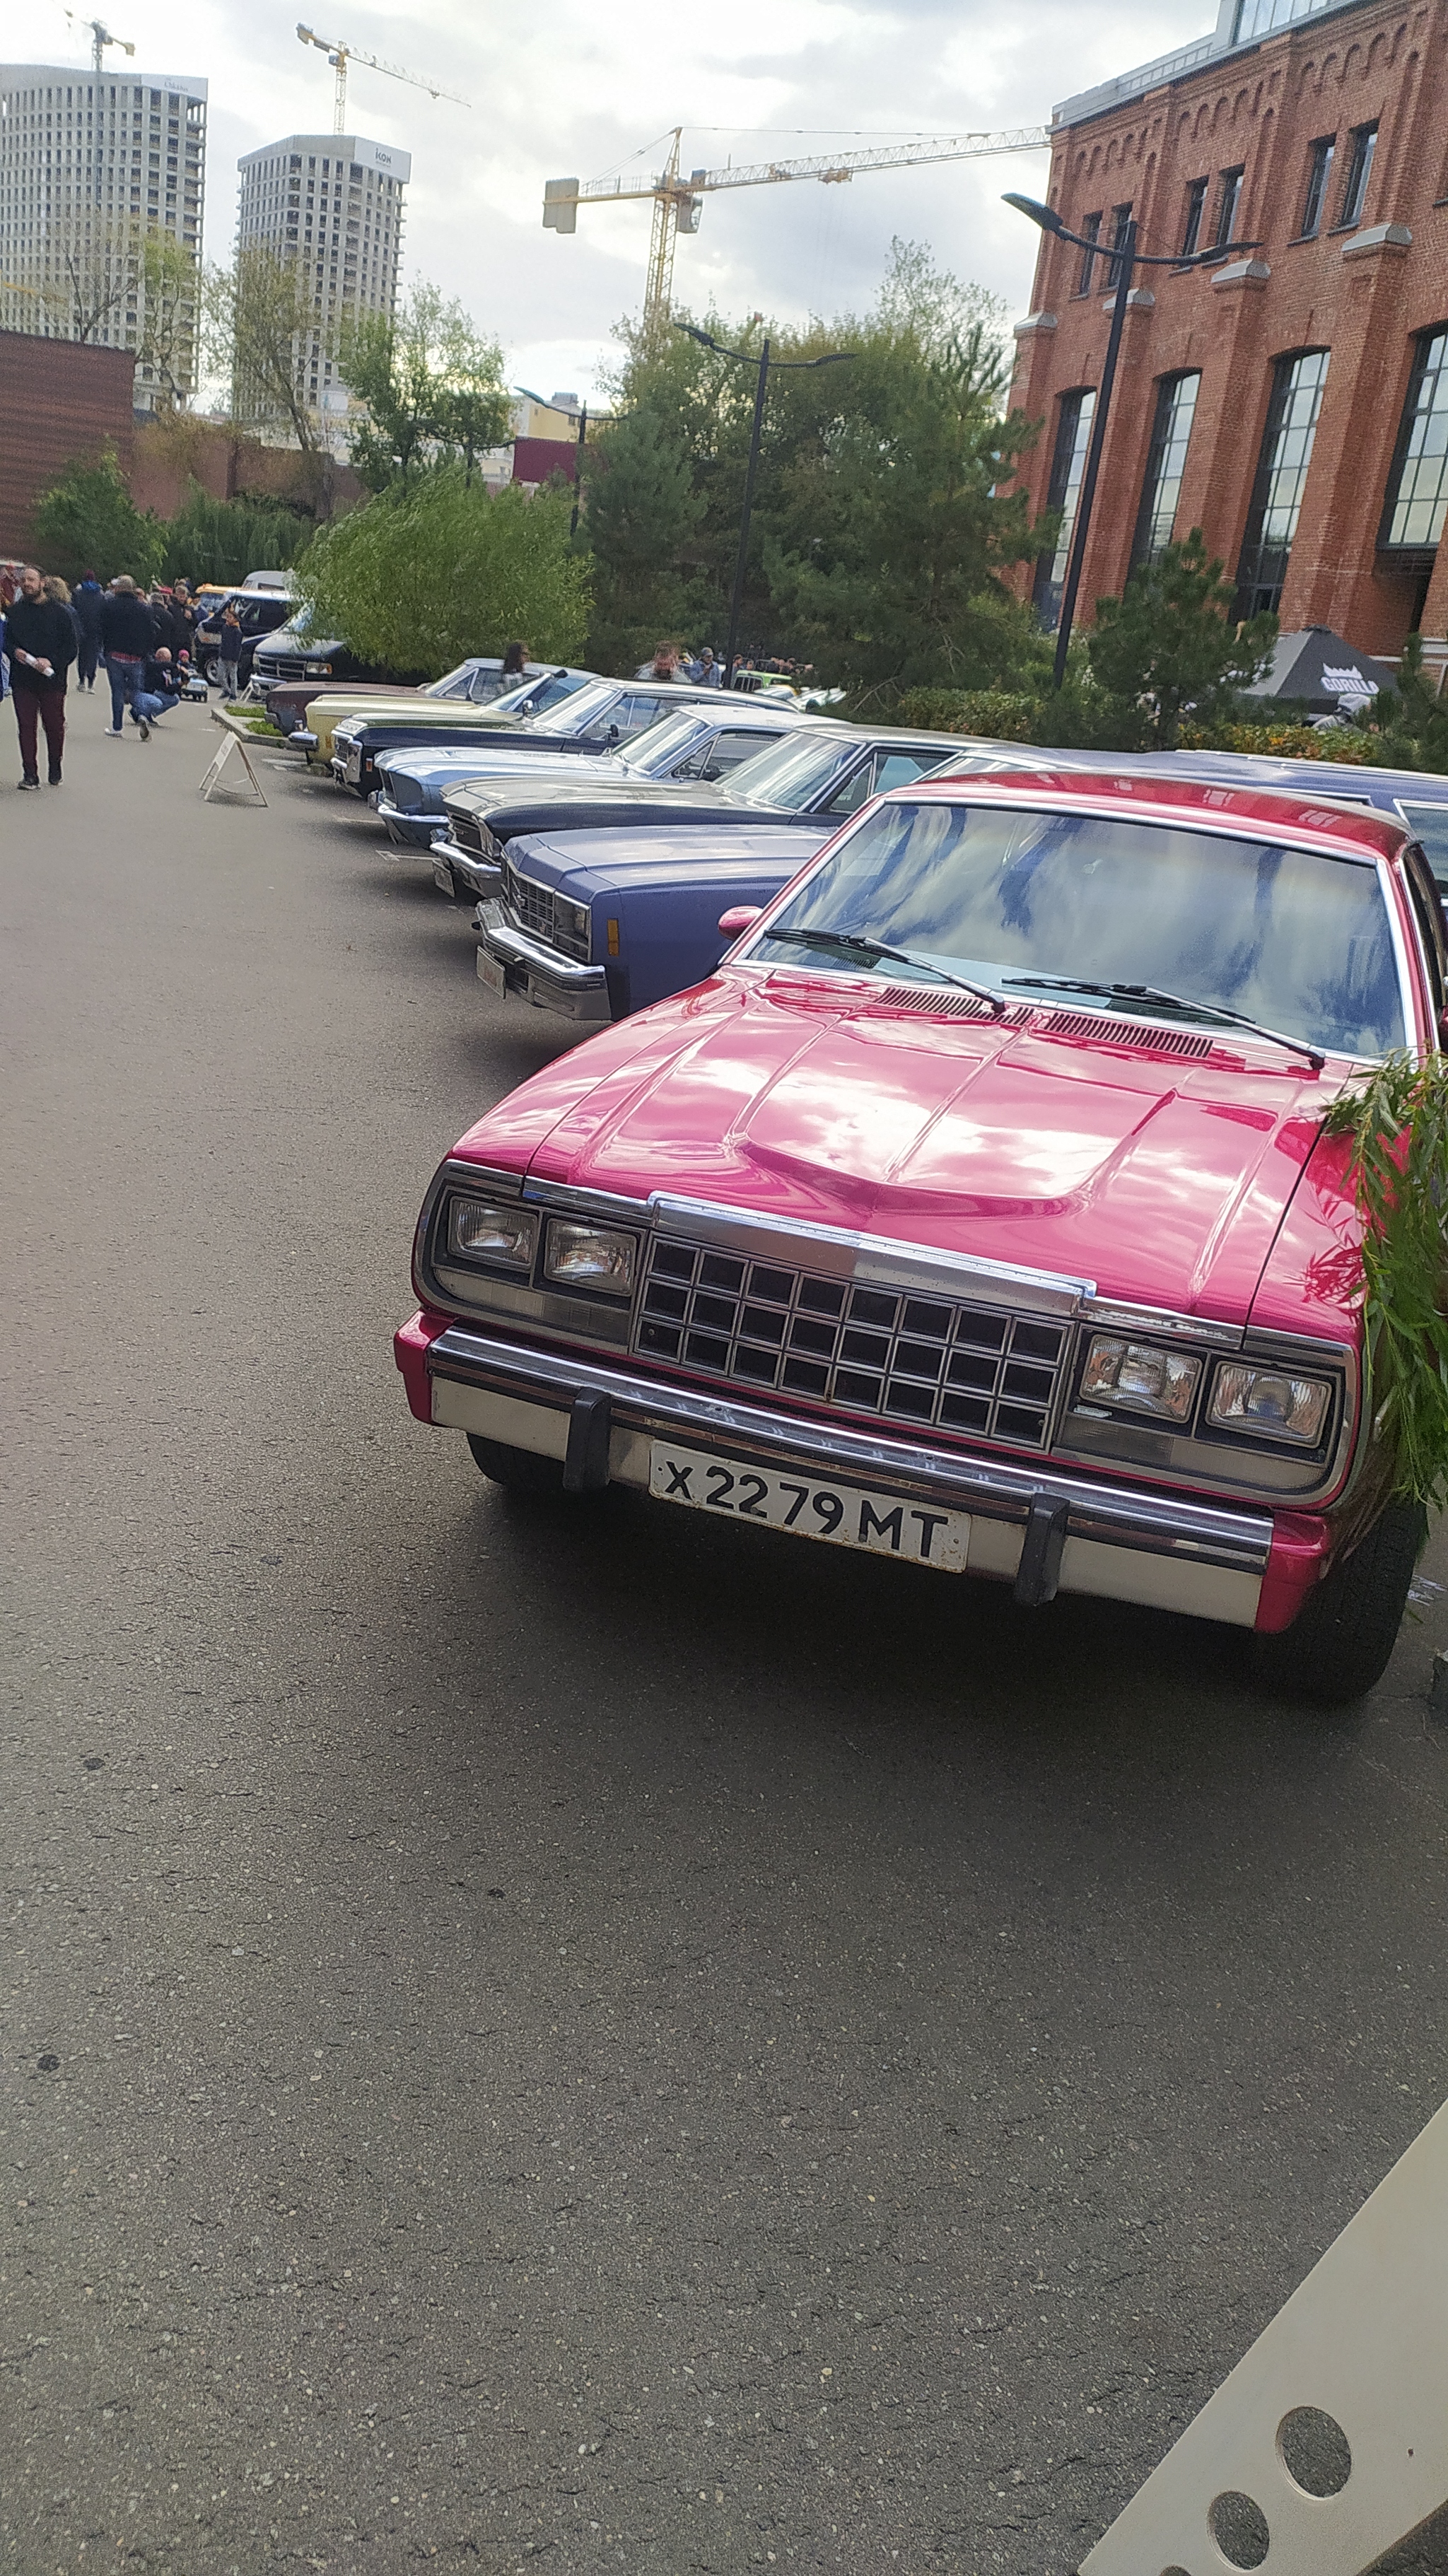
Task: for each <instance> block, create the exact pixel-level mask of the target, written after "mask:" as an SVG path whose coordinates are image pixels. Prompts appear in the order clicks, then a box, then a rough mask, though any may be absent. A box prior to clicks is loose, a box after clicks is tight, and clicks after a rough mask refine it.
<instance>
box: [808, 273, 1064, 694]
mask: <svg viewBox="0 0 1448 2576" xmlns="http://www.w3.org/2000/svg"><path fill="white" fill-rule="evenodd" d="M932 336H933V335H932ZM831 373H832V374H838V376H839V377H841V378H845V377H847V376H848V377H849V378H850V380H851V381H850V383H849V385H848V387H847V388H842V392H843V401H842V410H841V416H840V418H839V419H838V421H836V422H833V423H829V424H826V425H824V428H823V434H820V433H818V432H817V434H816V436H815V438H814V440H813V441H812V442H806V443H802V445H801V448H800V449H799V451H798V452H797V456H796V461H795V463H794V464H793V465H792V466H791V467H789V468H788V469H787V470H786V473H785V475H784V477H783V494H784V501H783V507H782V508H777V509H776V510H775V511H774V512H772V513H770V516H772V517H773V519H774V522H775V526H774V529H773V530H769V531H768V533H767V535H766V545H765V562H766V567H767V569H768V572H769V574H770V581H771V588H772V590H773V593H774V597H775V601H776V603H777V605H778V606H779V608H780V609H782V610H783V611H784V612H785V613H786V614H787V615H791V614H792V622H793V626H794V632H795V637H796V640H797V644H798V646H799V648H800V649H804V650H807V651H808V652H809V654H810V656H811V658H812V660H813V661H814V662H815V664H816V665H817V667H818V668H819V669H821V670H822V671H824V672H825V673H826V674H827V675H828V677H829V678H830V679H832V680H837V681H842V682H843V683H844V684H845V686H846V687H848V688H849V689H850V691H851V693H852V695H853V697H854V698H855V700H856V702H857V703H859V704H863V703H867V702H868V701H869V700H870V699H871V698H872V697H873V698H879V697H880V696H882V695H883V696H885V697H889V696H890V695H891V694H892V693H893V692H895V691H896V690H898V689H900V688H902V687H909V686H911V685H913V684H922V683H925V682H928V681H930V680H934V681H936V682H937V683H945V684H949V683H950V682H952V681H953V682H955V683H956V685H961V684H962V683H963V681H965V680H966V679H970V680H975V681H979V680H986V679H989V680H998V679H999V678H1000V677H1002V676H1003V675H1004V674H1005V673H1007V672H1009V670H1010V669H1011V666H1012V665H1013V664H1018V663H1019V662H1020V660H1021V659H1022V657H1023V655H1024V654H1025V653H1026V652H1027V650H1028V645H1027V633H1026V621H1025V619H1024V617H1023V616H1022V614H1021V613H1020V611H1019V610H1018V609H1016V608H1015V607H1014V606H1013V604H1012V603H1011V602H1010V600H1009V596H1008V594H1007V592H1006V589H1005V585H1004V583H1003V581H1002V580H1001V574H1002V572H1003V570H1004V569H1005V568H1006V567H1007V566H1008V565H1010V564H1012V563H1020V562H1025V561H1027V560H1028V559H1029V558H1030V557H1031V556H1032V555H1033V554H1034V553H1035V552H1036V551H1037V550H1038V547H1039V535H1038V532H1037V531H1036V529H1035V528H1034V527H1033V525H1032V522H1031V519H1030V515H1029V509H1028V505H1027V502H1026V498H1025V495H1024V494H1023V493H1019V492H1016V493H1012V494H1011V495H1009V496H1008V497H1001V496H1000V495H999V494H998V493H997V491H996V489H995V486H996V485H997V484H998V483H1001V482H1004V481H1007V480H1009V479H1010V477H1011V475H1012V472H1013V470H1014V467H1015V464H1016V461H1017V459H1018V458H1019V456H1020V454H1021V452H1022V450H1023V449H1024V447H1025V446H1026V444H1027V442H1028V431H1027V426H1026V423H1025V421H1024V419H1023V417H1022V416H1021V415H1019V414H1016V415H1013V416H1012V417H1011V418H1009V419H1004V418H1003V417H1002V413H1003V409H1004V399H1005V393H1006V388H1007V383H1008V377H1007V371H1006V367H1005V362H1004V360H1003V358H1002V356H1001V353H1000V350H999V346H998V344H997V343H996V342H995V341H994V340H993V339H992V338H991V337H990V336H989V335H988V333H987V330H986V328H985V326H984V325H983V324H981V323H979V322H977V323H975V324H973V325H972V326H971V328H970V329H969V330H968V331H967V332H966V334H965V336H964V338H963V339H957V338H955V337H953V336H950V337H947V338H945V339H943V340H940V339H935V341H934V345H932V339H931V337H928V336H926V335H924V334H922V333H920V332H919V331H917V330H916V329H915V328H914V327H913V326H912V325H908V324H907V325H905V326H904V327H901V326H899V325H894V324H884V325H879V326H877V327H876V328H875V329H874V330H871V331H867V332H863V333H861V334H859V335H858V339H857V356H856V359H855V362H854V364H853V365H852V366H851V367H849V368H844V367H841V368H839V369H838V370H831ZM845 405H848V408H845V407H844V406H845ZM786 513H787V515H786ZM781 523H782V532H780V533H776V531H781ZM806 530H808V532H809V533H808V537H807V540H806V541H805V542H804V543H803V544H802V543H801V538H802V536H803V534H804V531H806Z"/></svg>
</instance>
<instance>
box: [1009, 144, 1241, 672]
mask: <svg viewBox="0 0 1448 2576" xmlns="http://www.w3.org/2000/svg"><path fill="white" fill-rule="evenodd" d="M1005 202H1006V204H1007V205H1008V206H1014V207H1015V209H1016V212H1017V214H1019V215H1029V217H1030V219H1031V222H1032V223H1033V224H1039V225H1040V227H1041V230H1042V232H1043V233H1050V234H1052V235H1053V236H1054V238H1055V239H1056V240H1057V241H1064V242H1074V243H1075V244H1076V247H1077V249H1078V250H1083V251H1092V252H1094V253H1095V254H1096V256H1097V257H1098V258H1099V259H1106V260H1111V261H1114V263H1115V283H1116V293H1115V295H1114V296H1113V298H1112V303H1111V329H1110V332H1109V334H1108V336H1107V341H1106V359H1105V364H1104V365H1103V367H1102V369H1101V385H1100V390H1099V391H1098V393H1097V396H1096V408H1095V412H1094V414H1093V416H1092V421H1091V444H1090V446H1089V447H1088V448H1087V450H1086V468H1085V471H1084V473H1083V474H1082V477H1081V489H1080V492H1079V493H1078V495H1077V498H1076V521H1075V525H1074V527H1073V528H1072V531H1071V553H1070V558H1069V560H1068V562H1067V565H1066V581H1065V587H1064V589H1063V590H1062V592H1061V617H1060V623H1059V625H1058V626H1057V629H1056V666H1055V670H1054V672H1053V674H1052V681H1051V685H1052V687H1053V688H1057V689H1059V688H1060V687H1061V685H1062V683H1063V681H1064V680H1065V677H1066V656H1067V653H1068V652H1069V650H1070V646H1071V627H1072V624H1073V622H1074V619H1075V615H1076V594H1077V592H1078V590H1079V589H1080V587H1081V567H1082V565H1083V563H1084V562H1085V560H1086V537H1087V533H1088V531H1089V529H1090V526H1091V504H1092V502H1093V501H1094V500H1095V498H1096V477H1097V475H1098V473H1099V472H1100V470H1101V451H1102V449H1103V447H1104V446H1105V444H1106V415H1107V412H1108V411H1109V409H1110V407H1111V388H1112V386H1113V385H1114V384H1115V382H1116V359H1117V353H1118V351H1119V350H1120V347H1121V332H1122V325H1123V324H1124V322H1125V320H1126V308H1127V305H1128V303H1129V302H1130V300H1131V280H1132V276H1133V273H1134V272H1135V270H1136V269H1138V268H1205V267H1206V266H1207V265H1208V264H1209V262H1212V261H1216V260H1223V259H1231V258H1232V257H1233V256H1234V255H1235V254H1236V253H1238V252H1241V251H1251V250H1256V249H1258V248H1259V244H1258V243H1256V242H1231V241H1229V242H1213V243H1211V244H1210V245H1209V246H1208V248H1207V249H1206V250H1198V251H1187V252H1185V253H1183V252H1181V251H1146V250H1138V249H1137V247H1136V221H1135V218H1134V216H1131V215H1128V216H1127V218H1126V221H1125V223H1124V224H1123V225H1122V228H1121V231H1120V233H1119V234H1118V236H1117V238H1116V240H1115V241H1114V242H1102V241H1088V240H1087V238H1086V236H1085V234H1084V233H1073V232H1068V231H1067V229H1066V226H1065V225H1064V224H1063V223H1062V221H1061V218H1060V216H1059V215H1058V214H1057V212H1056V210H1055V208H1054V206H1043V205H1042V204H1041V203H1040V202H1039V200H1038V199H1037V198H1035V197H1017V196H1014V195H1010V196H1007V198H1006V200H1005Z"/></svg>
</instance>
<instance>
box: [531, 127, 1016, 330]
mask: <svg viewBox="0 0 1448 2576" xmlns="http://www.w3.org/2000/svg"><path fill="white" fill-rule="evenodd" d="M683 131H684V129H683V127H682V126H681V125H676V126H675V127H674V130H673V143H672V146H671V149H670V152H669V158H668V161H667V163H666V164H665V166H664V168H663V169H662V170H661V171H660V172H659V175H658V177H657V178H656V179H645V178H636V179H624V178H621V177H620V178H608V179H589V180H586V181H585V182H584V183H583V185H582V186H580V185H579V183H578V181H577V180H576V179H549V180H548V181H547V183H546V184H545V186H544V190H543V221H544V224H545V225H546V227H547V229H548V230H549V231H550V232H555V233H573V232H577V230H578V209H579V207H580V206H581V205H585V206H621V205H626V204H629V203H631V202H633V201H634V200H635V199H638V198H643V197H652V199H653V204H654V228H653V239H652V241H651V243H650V245H649V282H648V286H647V288H646V290H645V294H644V320H645V322H646V323H654V322H664V321H667V319H668V313H669V302H670V297H671V294H672V291H673V283H674V245H675V243H676V242H677V240H678V237H679V235H680V233H690V234H692V233H696V232H697V231H698V229H699V217H700V215H701V214H702V213H703V211H704V210H703V206H702V204H701V202H700V200H701V199H702V198H704V197H707V196H712V195H714V194H715V193H716V191H718V190H719V189H721V188H772V187H778V186H780V185H782V184H783V182H784V181H786V180H790V179H818V180H819V181H820V182H821V184H822V185H823V186H824V187H826V188H830V187H837V186H839V185H840V183H841V182H842V181H844V180H846V179H853V178H855V177H857V176H858V175H859V174H860V173H862V172H864V171H866V170H914V169H918V168H920V167H921V165H922V164H924V163H926V162H930V161H974V160H977V159H979V158H982V157H983V156H984V155H986V154H987V153H995V152H1044V151H1046V150H1047V148H1048V147H1049V144H1050V141H1051V129H1050V127H1049V126H1047V125H1023V126H1019V127H1017V128H1016V129H1014V130H1013V131H1012V132H1010V133H1007V134H942V135H938V136H933V137H930V138H928V139H926V138H922V139H921V140H919V141H916V142H913V143H892V144H887V145H885V146H883V147H882V148H880V149H879V150H876V151H871V152H851V153H848V154H847V155H846V156H845V158H844V159H843V160H841V159H840V158H839V156H838V155H836V154H821V155H819V157H818V158H816V159H814V160H809V161H755V162H752V163H750V164H748V165H747V166H742V167H741V168H739V169H737V170H735V169H727V170H691V171H690V173H689V175H688V178H687V179H684V178H681V177H680V175H679V145H680V141H681V139H682V136H683Z"/></svg>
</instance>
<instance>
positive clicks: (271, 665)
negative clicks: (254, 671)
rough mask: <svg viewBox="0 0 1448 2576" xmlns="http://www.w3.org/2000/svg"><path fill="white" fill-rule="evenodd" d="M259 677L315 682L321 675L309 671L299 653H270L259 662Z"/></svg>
mask: <svg viewBox="0 0 1448 2576" xmlns="http://www.w3.org/2000/svg"><path fill="white" fill-rule="evenodd" d="M258 676H259V677H261V676H264V677H265V678H267V679H268V680H307V679H313V680H315V679H317V678H318V677H319V676H321V675H319V674H318V673H317V672H315V671H308V669H307V666H306V663H305V662H304V661H303V660H302V657H301V655H300V654H299V653H268V654H267V655H266V657H265V660H261V659H259V660H258Z"/></svg>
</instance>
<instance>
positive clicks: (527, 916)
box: [503, 860, 590, 964]
mask: <svg viewBox="0 0 1448 2576" xmlns="http://www.w3.org/2000/svg"><path fill="white" fill-rule="evenodd" d="M503 895H504V900H505V901H506V902H507V903H508V904H509V906H510V907H511V909H512V912H513V915H514V917H515V919H516V921H517V923H518V927H519V929H520V930H527V931H531V932H532V935H533V937H534V938H535V939H546V940H547V942H548V945H549V946H550V948H561V949H562V951H563V954H564V955H565V957H581V958H582V959H583V961H584V963H585V964H587V962H588V953H589V944H590V943H589V940H588V939H587V937H586V936H585V937H580V935H579V933H578V931H577V930H576V929H575V927H574V923H573V918H572V916H573V913H574V911H575V909H577V907H575V906H574V905H573V904H572V903H560V902H559V900H558V898H557V897H556V896H555V894H554V892H553V889H552V887H551V886H542V885H537V884H535V882H534V880H533V878H532V877H525V876H522V875H520V874H519V871H518V870H517V868H515V867H510V866H509V864H508V862H507V861H506V860H504V862H503Z"/></svg>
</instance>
